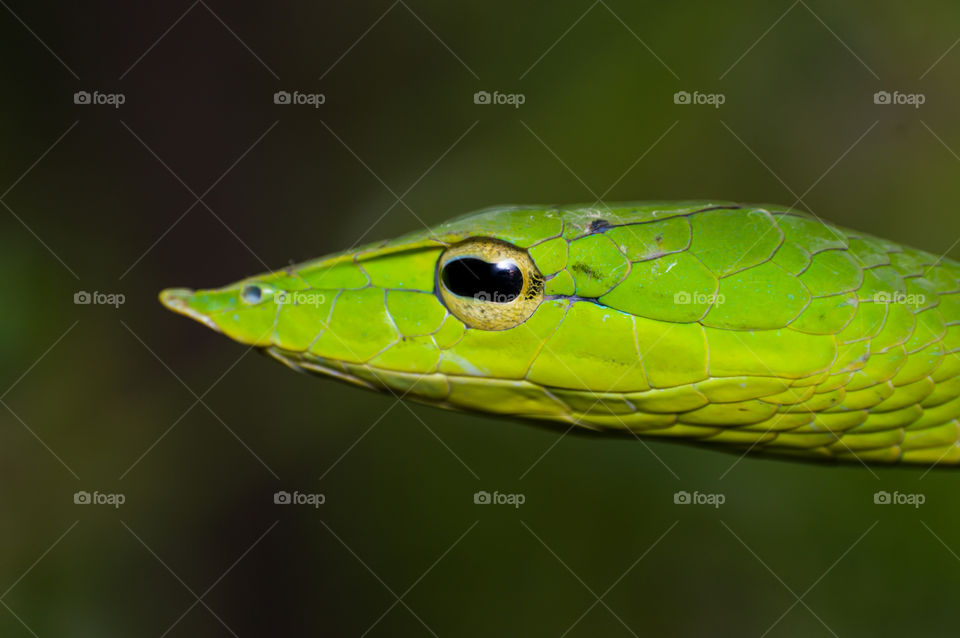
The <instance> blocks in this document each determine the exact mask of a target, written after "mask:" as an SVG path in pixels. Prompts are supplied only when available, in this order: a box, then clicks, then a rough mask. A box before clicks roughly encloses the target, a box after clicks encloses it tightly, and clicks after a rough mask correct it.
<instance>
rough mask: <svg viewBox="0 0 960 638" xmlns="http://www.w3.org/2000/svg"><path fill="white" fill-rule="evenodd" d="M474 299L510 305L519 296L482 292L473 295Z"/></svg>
mask: <svg viewBox="0 0 960 638" xmlns="http://www.w3.org/2000/svg"><path fill="white" fill-rule="evenodd" d="M473 298H474V299H476V300H477V301H492V302H493V303H510V302H511V301H513V300H514V299H516V298H517V295H510V294H506V293H502V292H497V291H494V292H487V291H485V290H481V291H480V292H478V293H476V294H475V295H473Z"/></svg>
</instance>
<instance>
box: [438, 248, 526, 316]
mask: <svg viewBox="0 0 960 638" xmlns="http://www.w3.org/2000/svg"><path fill="white" fill-rule="evenodd" d="M543 283H544V278H543V275H542V274H540V271H539V270H538V269H537V266H536V264H534V262H533V259H531V258H530V255H529V254H528V253H527V251H526V250H523V249H521V248H518V247H516V246H514V245H513V244H508V243H507V242H505V241H501V240H499V239H493V238H490V237H473V238H470V239H467V240H464V241H462V242H460V243H458V244H454V245H453V246H450V247H449V248H447V249H446V250H445V251H444V252H443V254H441V255H440V259H438V260H437V273H436V288H437V295H438V296H439V297H440V300H441V301H442V302H443V304H444V305H445V306H446V307H447V309H448V310H449V311H450V312H451V313H452V314H453V315H454V316H455V317H457V318H458V319H460V321H462V322H463V323H465V324H466V325H467V327H469V328H477V329H480V330H507V329H509V328H513V327H514V326H517V325H519V324H521V323H523V322H524V321H526V320H527V319H529V318H530V315H532V314H533V313H534V311H535V310H536V309H537V307H538V306H539V305H540V302H541V301H543Z"/></svg>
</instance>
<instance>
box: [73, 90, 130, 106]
mask: <svg viewBox="0 0 960 638" xmlns="http://www.w3.org/2000/svg"><path fill="white" fill-rule="evenodd" d="M126 101H127V96H126V95H124V94H123V93H101V92H100V91H77V92H76V93H74V94H73V103H74V104H82V105H93V106H112V107H113V108H115V109H118V108H120V106H121V105H123V104H124V103H125V102H126Z"/></svg>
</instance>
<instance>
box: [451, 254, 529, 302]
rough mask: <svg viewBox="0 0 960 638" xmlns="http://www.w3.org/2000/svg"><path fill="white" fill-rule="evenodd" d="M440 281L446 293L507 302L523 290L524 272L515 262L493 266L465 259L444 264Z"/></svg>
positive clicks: (469, 258) (481, 261) (480, 261)
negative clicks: (447, 291)
mask: <svg viewBox="0 0 960 638" xmlns="http://www.w3.org/2000/svg"><path fill="white" fill-rule="evenodd" d="M440 279H441V281H443V285H444V286H446V288H447V290H449V291H450V292H452V293H453V294H455V295H459V296H460V297H470V298H473V299H479V300H481V301H492V302H494V303H508V302H511V301H513V300H514V299H516V298H517V296H518V295H519V294H520V291H521V290H523V273H522V272H520V268H519V267H518V266H517V265H516V264H515V263H513V262H512V261H501V262H499V263H495V264H491V263H490V262H488V261H484V260H482V259H476V258H474V257H464V258H461V259H455V260H453V261H451V262H448V263H447V264H445V265H444V267H443V270H442V271H441V272H440Z"/></svg>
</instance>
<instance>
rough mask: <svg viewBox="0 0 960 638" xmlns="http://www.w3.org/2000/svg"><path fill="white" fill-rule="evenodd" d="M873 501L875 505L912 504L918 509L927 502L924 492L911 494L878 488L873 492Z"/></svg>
mask: <svg viewBox="0 0 960 638" xmlns="http://www.w3.org/2000/svg"><path fill="white" fill-rule="evenodd" d="M873 502H874V504H876V505H912V506H913V507H914V508H916V509H919V508H920V506H921V505H923V504H924V503H926V502H927V497H926V495H925V494H919V493H917V494H911V493H904V492H897V491H894V492H893V493H890V492H887V491H884V490H880V491H879V492H874V494H873Z"/></svg>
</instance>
